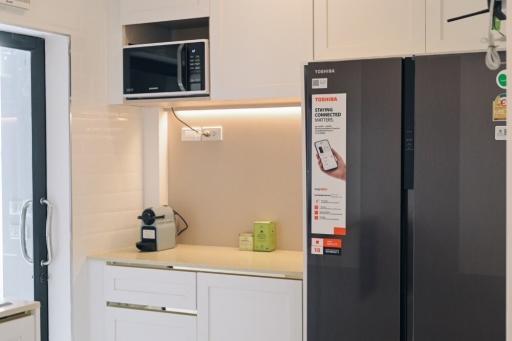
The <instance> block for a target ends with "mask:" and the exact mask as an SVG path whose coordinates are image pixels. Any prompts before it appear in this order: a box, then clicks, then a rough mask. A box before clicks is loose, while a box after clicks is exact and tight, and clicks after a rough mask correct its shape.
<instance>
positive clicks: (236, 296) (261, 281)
mask: <svg viewBox="0 0 512 341" xmlns="http://www.w3.org/2000/svg"><path fill="white" fill-rule="evenodd" d="M197 285H198V287H197V303H198V320H197V322H198V340H199V341H240V340H244V341H261V340H265V341H300V340H302V282H301V281H294V280H280V279H270V278H258V277H243V276H227V275H215V274H201V273H200V274H198V276H197Z"/></svg>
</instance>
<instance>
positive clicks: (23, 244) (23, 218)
mask: <svg viewBox="0 0 512 341" xmlns="http://www.w3.org/2000/svg"><path fill="white" fill-rule="evenodd" d="M30 206H32V200H26V201H24V202H23V204H22V206H21V215H20V248H21V254H22V255H23V258H24V259H25V261H26V262H27V263H29V264H34V260H33V259H32V257H30V256H29V254H28V249H27V211H28V208H29V207H30Z"/></svg>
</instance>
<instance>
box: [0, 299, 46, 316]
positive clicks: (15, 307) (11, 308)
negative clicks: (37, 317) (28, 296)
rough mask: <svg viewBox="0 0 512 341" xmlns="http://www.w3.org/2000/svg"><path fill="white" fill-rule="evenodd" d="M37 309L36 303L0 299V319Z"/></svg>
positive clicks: (37, 304)
mask: <svg viewBox="0 0 512 341" xmlns="http://www.w3.org/2000/svg"><path fill="white" fill-rule="evenodd" d="M37 309H39V303H38V302H32V301H11V300H9V299H3V300H2V299H0V319H4V318H7V317H9V316H13V315H17V314H21V313H25V312H32V311H34V310H37Z"/></svg>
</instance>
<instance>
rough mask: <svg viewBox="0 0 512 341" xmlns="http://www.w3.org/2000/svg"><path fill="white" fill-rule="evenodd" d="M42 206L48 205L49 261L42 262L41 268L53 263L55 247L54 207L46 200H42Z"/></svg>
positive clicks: (47, 243) (47, 236) (47, 248)
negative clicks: (53, 240)
mask: <svg viewBox="0 0 512 341" xmlns="http://www.w3.org/2000/svg"><path fill="white" fill-rule="evenodd" d="M40 203H41V205H46V206H47V207H48V208H47V213H46V250H47V253H48V256H47V260H46V261H44V260H42V261H41V266H48V265H50V264H51V263H52V261H53V246H52V216H53V205H52V203H51V202H50V201H48V200H47V199H45V198H41V200H40Z"/></svg>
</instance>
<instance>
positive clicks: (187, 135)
mask: <svg viewBox="0 0 512 341" xmlns="http://www.w3.org/2000/svg"><path fill="white" fill-rule="evenodd" d="M192 128H194V129H195V130H197V131H194V130H192V129H190V128H188V127H187V128H181V141H184V142H200V141H201V133H202V130H201V127H192Z"/></svg>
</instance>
